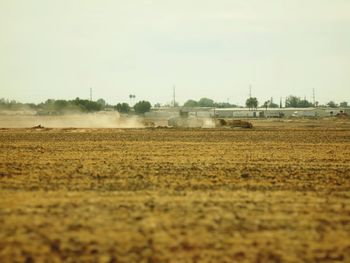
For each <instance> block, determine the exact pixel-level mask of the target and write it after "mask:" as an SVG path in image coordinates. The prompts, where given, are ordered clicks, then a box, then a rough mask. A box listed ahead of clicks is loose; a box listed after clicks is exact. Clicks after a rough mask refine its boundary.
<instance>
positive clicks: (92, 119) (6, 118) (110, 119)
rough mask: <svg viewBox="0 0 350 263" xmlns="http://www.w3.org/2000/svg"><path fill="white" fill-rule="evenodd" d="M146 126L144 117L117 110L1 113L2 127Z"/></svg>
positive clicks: (0, 125) (0, 123)
mask: <svg viewBox="0 0 350 263" xmlns="http://www.w3.org/2000/svg"><path fill="white" fill-rule="evenodd" d="M37 125H41V126H43V127H45V128H144V127H145V126H144V124H143V119H142V118H139V117H136V116H135V117H123V116H121V115H120V114H119V113H117V112H111V113H91V114H69V115H60V116H38V115H22V114H20V115H0V128H30V127H34V126H37Z"/></svg>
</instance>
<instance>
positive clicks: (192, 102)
mask: <svg viewBox="0 0 350 263" xmlns="http://www.w3.org/2000/svg"><path fill="white" fill-rule="evenodd" d="M184 107H198V102H197V101H195V100H188V101H186V102H185V103H184Z"/></svg>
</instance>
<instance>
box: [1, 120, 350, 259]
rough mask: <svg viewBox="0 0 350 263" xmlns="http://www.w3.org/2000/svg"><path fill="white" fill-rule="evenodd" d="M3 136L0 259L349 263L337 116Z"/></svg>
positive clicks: (348, 205)
mask: <svg viewBox="0 0 350 263" xmlns="http://www.w3.org/2000/svg"><path fill="white" fill-rule="evenodd" d="M253 124H254V127H255V128H254V129H252V130H242V129H233V130H232V129H166V128H164V129H157V128H153V129H88V128H81V129H73V128H69V129H68V128H67V129H47V128H44V129H42V128H40V129H1V130H0V226H1V227H0V262H45V261H46V262H350V128H349V122H347V121H333V120H328V121H323V122H319V121H317V122H316V121H315V122H313V121H305V122H303V121H300V122H294V123H293V122H292V123H285V125H283V124H282V123H281V122H277V121H269V122H255V123H254V122H253Z"/></svg>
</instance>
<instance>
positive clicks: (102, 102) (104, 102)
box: [96, 99, 107, 109]
mask: <svg viewBox="0 0 350 263" xmlns="http://www.w3.org/2000/svg"><path fill="white" fill-rule="evenodd" d="M96 102H97V103H98V104H100V105H101V108H102V109H104V108H105V107H106V105H107V103H106V101H105V100H104V99H98V100H97V101H96Z"/></svg>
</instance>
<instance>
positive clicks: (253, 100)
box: [245, 97, 259, 109]
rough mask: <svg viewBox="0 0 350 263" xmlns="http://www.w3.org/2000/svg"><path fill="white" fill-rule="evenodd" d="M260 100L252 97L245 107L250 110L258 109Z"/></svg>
mask: <svg viewBox="0 0 350 263" xmlns="http://www.w3.org/2000/svg"><path fill="white" fill-rule="evenodd" d="M258 104H259V102H258V99H257V98H255V97H251V98H248V99H247V100H246V102H245V105H246V106H247V107H248V108H249V109H256V108H257V107H258Z"/></svg>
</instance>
